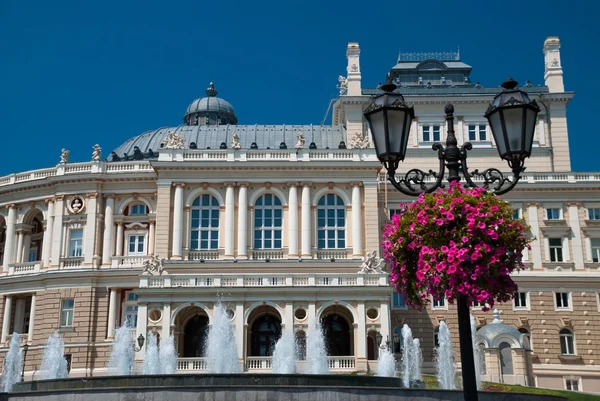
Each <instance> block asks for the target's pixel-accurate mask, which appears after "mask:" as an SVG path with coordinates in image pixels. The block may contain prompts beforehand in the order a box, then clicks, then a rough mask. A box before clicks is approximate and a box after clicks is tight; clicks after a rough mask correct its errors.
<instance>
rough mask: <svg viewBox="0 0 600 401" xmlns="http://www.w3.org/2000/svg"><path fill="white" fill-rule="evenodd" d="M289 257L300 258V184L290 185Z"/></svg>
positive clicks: (293, 183) (292, 183)
mask: <svg viewBox="0 0 600 401" xmlns="http://www.w3.org/2000/svg"><path fill="white" fill-rule="evenodd" d="M288 185H289V187H290V192H289V196H288V198H289V199H288V257H289V258H290V259H296V258H298V256H299V255H298V183H296V182H291V183H289V184H288Z"/></svg>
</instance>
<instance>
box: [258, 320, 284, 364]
mask: <svg viewBox="0 0 600 401" xmlns="http://www.w3.org/2000/svg"><path fill="white" fill-rule="evenodd" d="M279 337H281V322H280V321H279V319H278V318H276V317H275V316H273V315H269V314H264V315H262V316H260V317H258V318H256V320H255V321H254V324H253V325H252V337H251V347H250V356H272V355H273V351H274V350H275V343H276V342H277V340H279Z"/></svg>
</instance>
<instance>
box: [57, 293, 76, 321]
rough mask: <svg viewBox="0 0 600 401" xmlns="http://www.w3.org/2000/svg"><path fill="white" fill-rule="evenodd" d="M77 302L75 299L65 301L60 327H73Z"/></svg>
mask: <svg viewBox="0 0 600 401" xmlns="http://www.w3.org/2000/svg"><path fill="white" fill-rule="evenodd" d="M74 306H75V301H74V300H73V299H63V300H62V303H61V307H60V326H61V327H71V326H73V308H74Z"/></svg>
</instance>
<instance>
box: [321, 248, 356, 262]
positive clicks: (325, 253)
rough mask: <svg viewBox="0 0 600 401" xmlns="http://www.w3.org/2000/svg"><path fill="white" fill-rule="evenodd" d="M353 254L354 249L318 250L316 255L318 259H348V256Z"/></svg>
mask: <svg viewBox="0 0 600 401" xmlns="http://www.w3.org/2000/svg"><path fill="white" fill-rule="evenodd" d="M351 253H352V249H317V250H316V253H315V258H316V259H328V260H331V259H348V254H351Z"/></svg>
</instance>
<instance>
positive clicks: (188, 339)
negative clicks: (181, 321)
mask: <svg viewBox="0 0 600 401" xmlns="http://www.w3.org/2000/svg"><path fill="white" fill-rule="evenodd" d="M207 335H208V317H207V316H205V315H194V316H192V318H191V319H190V320H188V321H187V323H186V325H185V328H184V330H183V357H184V358H200V357H203V356H206V337H207Z"/></svg>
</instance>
